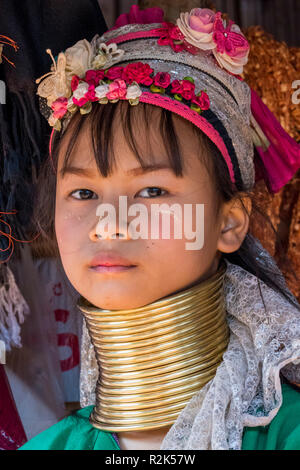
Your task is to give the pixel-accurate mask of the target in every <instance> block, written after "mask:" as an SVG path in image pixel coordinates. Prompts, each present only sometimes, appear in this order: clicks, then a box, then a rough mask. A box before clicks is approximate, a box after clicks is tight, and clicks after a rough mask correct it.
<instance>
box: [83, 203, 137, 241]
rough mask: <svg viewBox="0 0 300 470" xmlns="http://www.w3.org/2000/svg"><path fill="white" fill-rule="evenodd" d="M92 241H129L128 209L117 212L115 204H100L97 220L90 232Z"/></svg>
mask: <svg viewBox="0 0 300 470" xmlns="http://www.w3.org/2000/svg"><path fill="white" fill-rule="evenodd" d="M89 235H90V239H91V240H92V241H97V240H115V239H122V240H129V239H130V236H129V231H128V220H127V207H126V212H124V207H123V210H122V207H121V208H119V209H117V210H116V206H115V205H114V204H104V203H102V204H100V205H99V206H98V207H97V210H96V219H95V222H94V225H93V227H92V230H91V231H90V234H89Z"/></svg>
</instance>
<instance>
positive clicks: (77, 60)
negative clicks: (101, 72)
mask: <svg viewBox="0 0 300 470" xmlns="http://www.w3.org/2000/svg"><path fill="white" fill-rule="evenodd" d="M65 56H66V68H65V71H66V75H67V78H68V79H69V80H70V81H71V79H72V76H73V75H78V77H79V78H83V77H84V75H85V72H86V71H87V70H88V69H90V68H92V67H91V65H92V60H93V49H92V46H91V44H90V43H89V41H87V40H86V39H81V40H80V41H78V42H76V44H75V45H74V46H72V47H69V48H68V49H66V51H65Z"/></svg>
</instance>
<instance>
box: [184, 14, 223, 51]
mask: <svg viewBox="0 0 300 470" xmlns="http://www.w3.org/2000/svg"><path fill="white" fill-rule="evenodd" d="M214 19H215V13H214V12H213V11H212V10H209V9H208V8H193V9H192V10H191V12H190V13H188V12H186V13H181V14H180V17H179V18H178V19H177V26H178V28H179V29H180V31H181V33H182V35H183V37H184V39H185V41H187V42H188V43H189V44H192V45H193V46H195V47H197V48H198V49H202V50H211V49H214V48H215V47H216V46H215V43H214V41H213V26H214Z"/></svg>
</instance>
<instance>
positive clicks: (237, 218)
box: [217, 196, 252, 253]
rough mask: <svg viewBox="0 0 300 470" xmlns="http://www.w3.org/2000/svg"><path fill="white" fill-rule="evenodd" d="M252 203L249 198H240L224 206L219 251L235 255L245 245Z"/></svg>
mask: <svg viewBox="0 0 300 470" xmlns="http://www.w3.org/2000/svg"><path fill="white" fill-rule="evenodd" d="M251 208H252V203H251V199H250V197H249V196H240V198H235V199H233V200H231V201H229V202H227V203H225V204H224V206H223V210H222V215H221V229H220V236H219V239H218V244H217V249H218V250H219V251H221V252H223V253H233V252H234V251H236V250H238V249H239V248H240V246H241V244H242V243H243V241H244V239H245V237H246V235H247V232H248V228H249V216H250V213H251Z"/></svg>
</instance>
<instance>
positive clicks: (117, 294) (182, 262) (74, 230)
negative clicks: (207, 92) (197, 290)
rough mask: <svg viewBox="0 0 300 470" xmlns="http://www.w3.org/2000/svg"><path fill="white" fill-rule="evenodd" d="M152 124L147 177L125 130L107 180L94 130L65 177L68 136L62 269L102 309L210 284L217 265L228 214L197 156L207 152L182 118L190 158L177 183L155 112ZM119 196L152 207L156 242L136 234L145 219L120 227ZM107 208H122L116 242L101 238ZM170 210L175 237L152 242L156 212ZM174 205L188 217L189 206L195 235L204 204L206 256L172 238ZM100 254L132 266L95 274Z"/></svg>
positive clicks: (61, 186)
mask: <svg viewBox="0 0 300 470" xmlns="http://www.w3.org/2000/svg"><path fill="white" fill-rule="evenodd" d="M152 120H153V123H152V124H151V132H150V135H149V142H151V149H149V145H147V139H145V135H146V129H144V127H143V122H142V121H140V123H139V129H138V131H137V132H139V135H140V139H139V145H140V147H139V148H140V149H141V151H142V155H143V159H144V160H145V161H146V162H147V163H148V164H149V165H150V163H151V165H152V166H151V167H149V168H148V169H147V170H144V171H143V170H142V168H141V166H140V164H139V163H138V161H137V159H136V157H135V156H134V154H133V152H132V150H131V149H130V148H129V146H128V144H127V142H126V139H125V137H124V135H123V131H122V127H121V125H118V123H117V125H116V126H115V129H114V150H115V155H116V166H115V168H114V171H113V172H112V174H111V175H109V176H108V177H103V176H101V174H100V172H99V170H98V168H97V164H96V161H95V159H94V153H93V150H92V144H91V141H90V137H89V133H88V129H87V127H85V128H84V129H83V131H82V132H81V134H80V135H79V138H78V140H77V142H76V145H75V147H74V149H73V152H72V158H71V161H70V165H72V167H70V168H69V171H68V172H67V173H66V174H65V175H64V176H62V175H61V174H60V170H61V168H62V165H63V160H64V152H65V149H66V144H67V139H68V136H67V135H66V139H65V141H64V143H63V146H62V148H61V151H60V154H59V160H58V171H57V190H56V209H55V231H56V237H57V242H58V248H59V251H60V256H61V260H62V264H63V267H64V269H65V272H66V275H67V276H68V278H69V280H70V282H71V283H72V285H73V286H74V287H75V289H76V290H77V291H78V292H79V293H80V294H81V295H82V296H83V297H85V298H86V299H87V300H88V301H89V302H91V303H92V304H94V305H95V306H97V307H99V308H103V309H110V310H115V309H130V308H137V307H141V306H143V305H146V304H148V303H150V302H153V301H155V300H158V299H160V298H162V297H165V296H167V295H170V294H172V293H174V292H176V291H177V290H181V289H183V288H186V287H188V286H190V285H192V284H193V283H195V282H197V281H201V280H205V279H206V278H207V277H209V276H210V275H212V274H213V273H214V272H215V271H216V269H217V266H218V261H219V257H220V252H218V242H219V237H220V232H221V225H222V219H221V215H220V216H218V217H217V215H216V209H215V194H214V188H213V185H212V184H211V180H210V177H209V175H208V173H207V170H206V168H205V166H204V165H203V164H202V163H201V162H200V159H199V157H198V155H199V152H201V149H200V148H199V144H198V141H197V138H196V136H195V135H194V133H193V131H192V129H191V128H190V125H189V124H188V123H185V122H184V121H183V120H181V119H178V118H177V117H175V119H174V124H175V128H176V130H177V135H179V136H180V145H181V149H182V154H183V158H184V168H183V172H184V175H183V176H182V177H181V176H178V177H177V176H175V174H174V173H173V171H172V170H171V169H170V165H169V161H168V157H167V153H166V150H165V147H164V144H163V142H162V140H161V137H160V130H159V115H158V114H157V115H156V110H154V111H153V116H152ZM118 122H120V121H118ZM148 133H149V131H148ZM150 151H151V152H150ZM150 160H151V161H150ZM155 165H156V166H157V168H155ZM119 196H126V197H127V206H128V209H129V207H130V206H131V205H132V204H136V203H139V204H142V205H143V206H144V207H145V209H146V210H147V212H146V214H148V216H147V220H148V227H149V230H148V235H149V238H147V239H145V238H137V239H135V238H134V237H133V236H132V232H131V231H130V230H129V224H130V223H131V222H132V221H133V220H134V219H136V217H137V215H138V213H136V214H135V215H134V216H133V215H131V216H130V215H127V222H128V223H127V225H126V224H125V222H124V221H123V223H122V224H121V225H119V224H118V220H119V211H120V208H119ZM103 203H104V204H110V205H112V206H113V207H114V208H115V211H116V232H118V233H120V234H121V236H119V237H118V236H114V232H113V233H112V232H111V234H110V235H106V236H105V235H104V234H103V232H101V233H102V235H103V237H102V238H98V236H97V232H98V233H99V228H98V229H97V224H98V223H99V215H98V216H97V215H96V211H97V207H98V206H99V205H100V204H103ZM163 203H165V204H167V206H165V207H167V209H165V214H166V213H168V214H169V215H170V220H171V232H170V235H171V236H170V238H169V239H164V238H163V237H162V233H161V229H160V231H159V238H158V239H151V230H150V229H151V206H152V205H153V204H163ZM172 204H179V205H180V207H181V208H182V214H184V205H185V204H189V205H192V208H193V209H192V214H193V216H192V226H191V228H193V230H195V228H196V222H197V219H196V210H195V205H196V204H204V216H203V219H202V217H201V218H199V217H198V222H197V223H198V224H199V223H200V224H201V230H203V234H204V244H203V247H202V248H201V249H196V250H191V249H187V248H186V243H191V242H193V241H194V240H191V239H187V238H186V237H185V231H184V228H183V229H182V232H183V236H182V238H181V239H176V238H174V236H172V235H173V234H174V230H172V227H173V225H172V221H173V220H174V213H173V212H172V211H171V210H170V209H169V206H172ZM190 207H191V206H190ZM220 214H222V211H220ZM198 215H199V214H198ZM122 217H123V216H122ZM123 219H124V217H123ZM124 220H126V219H124ZM190 220H191V219H190ZM160 222H162V218H161V216H160ZM182 227H184V220H183V222H182ZM198 229H199V227H198ZM98 254H99V255H103V258H102V261H101V259H100V261H99V260H98V262H100V263H101V262H102V263H104V262H105V257H108V258H107V259H108V260H111V262H112V263H113V264H118V263H119V264H120V263H121V261H120V260H119V261H118V260H115V261H114V260H113V258H112V257H114V256H115V257H121V258H123V259H125V260H126V263H127V265H129V266H127V267H125V268H124V266H123V268H120V267H119V268H116V267H114V268H112V267H110V268H107V267H106V268H105V267H102V268H101V267H100V268H95V267H92V261H93V258H94V257H95V256H96V255H98ZM107 259H106V260H107Z"/></svg>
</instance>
